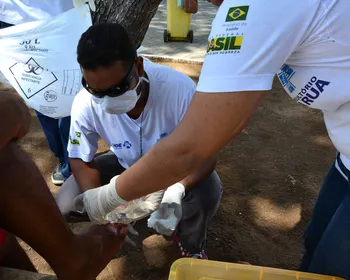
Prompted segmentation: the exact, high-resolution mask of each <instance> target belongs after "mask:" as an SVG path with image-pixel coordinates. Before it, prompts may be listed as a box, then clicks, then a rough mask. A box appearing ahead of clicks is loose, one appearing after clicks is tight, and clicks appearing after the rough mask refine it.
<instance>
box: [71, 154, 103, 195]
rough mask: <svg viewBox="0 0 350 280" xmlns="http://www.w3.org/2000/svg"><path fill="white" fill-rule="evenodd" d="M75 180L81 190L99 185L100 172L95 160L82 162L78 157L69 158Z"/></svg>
mask: <svg viewBox="0 0 350 280" xmlns="http://www.w3.org/2000/svg"><path fill="white" fill-rule="evenodd" d="M69 161H70V165H71V168H72V171H73V175H74V177H75V180H76V181H77V183H78V185H79V188H80V190H81V191H82V192H85V191H87V190H90V189H93V188H96V187H99V186H100V185H101V182H100V173H99V172H98V170H97V166H96V162H95V160H92V161H91V162H84V161H82V160H81V159H78V158H71V159H69Z"/></svg>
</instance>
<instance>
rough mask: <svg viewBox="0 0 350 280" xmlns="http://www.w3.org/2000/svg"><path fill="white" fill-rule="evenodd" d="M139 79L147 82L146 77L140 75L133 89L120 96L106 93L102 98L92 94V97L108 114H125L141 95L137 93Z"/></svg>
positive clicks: (132, 107)
mask: <svg viewBox="0 0 350 280" xmlns="http://www.w3.org/2000/svg"><path fill="white" fill-rule="evenodd" d="M141 80H143V81H146V82H148V80H147V79H146V78H144V77H141V78H140V79H139V81H138V83H137V85H136V87H135V88H134V89H132V90H128V91H126V92H125V93H123V94H122V95H120V96H116V97H111V96H108V95H106V96H104V97H103V98H97V97H96V96H93V95H92V99H93V100H94V101H95V102H96V103H97V104H99V105H100V106H102V108H103V110H104V111H105V112H106V113H108V114H118V115H119V114H125V113H127V112H130V111H131V110H132V109H134V108H135V106H136V103H137V101H138V100H139V98H140V96H141V93H140V95H137V88H138V86H139V85H140V83H141Z"/></svg>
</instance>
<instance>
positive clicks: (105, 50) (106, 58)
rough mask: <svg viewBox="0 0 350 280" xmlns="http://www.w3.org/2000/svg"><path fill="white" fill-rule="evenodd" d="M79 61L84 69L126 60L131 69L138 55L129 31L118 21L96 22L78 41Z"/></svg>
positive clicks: (126, 65)
mask: <svg viewBox="0 0 350 280" xmlns="http://www.w3.org/2000/svg"><path fill="white" fill-rule="evenodd" d="M77 54H78V63H79V64H80V65H81V67H82V68H84V69H90V70H91V69H96V68H98V67H108V66H111V65H112V64H113V63H114V62H116V61H123V62H125V67H126V69H129V68H130V67H131V65H132V64H133V63H134V62H135V59H136V57H137V55H136V49H135V47H134V45H133V43H132V42H131V40H130V37H129V34H128V33H127V31H126V30H125V29H124V28H123V27H122V26H121V25H120V24H118V23H101V24H96V25H93V26H91V27H89V29H88V30H87V31H86V32H84V33H83V35H81V38H80V40H79V43H78V49H77Z"/></svg>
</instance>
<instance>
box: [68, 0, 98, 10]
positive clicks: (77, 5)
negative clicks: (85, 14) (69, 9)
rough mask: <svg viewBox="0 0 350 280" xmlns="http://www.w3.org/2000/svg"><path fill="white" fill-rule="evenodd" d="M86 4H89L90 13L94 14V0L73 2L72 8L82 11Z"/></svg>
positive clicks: (75, 0) (74, 0)
mask: <svg viewBox="0 0 350 280" xmlns="http://www.w3.org/2000/svg"><path fill="white" fill-rule="evenodd" d="M86 2H88V3H89V6H90V9H91V11H93V12H95V11H96V5H95V2H94V0H73V5H74V8H76V9H78V10H84V6H85V4H86Z"/></svg>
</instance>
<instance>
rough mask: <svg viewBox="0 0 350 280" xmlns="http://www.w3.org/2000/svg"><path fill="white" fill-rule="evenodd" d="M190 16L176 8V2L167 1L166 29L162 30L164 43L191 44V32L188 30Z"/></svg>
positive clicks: (174, 0)
mask: <svg viewBox="0 0 350 280" xmlns="http://www.w3.org/2000/svg"><path fill="white" fill-rule="evenodd" d="M191 16H192V14H188V13H186V12H185V11H184V9H180V8H178V7H177V0H168V1H167V21H168V22H167V24H168V29H167V30H164V42H168V41H188V42H191V43H192V42H193V31H192V30H190V26H191Z"/></svg>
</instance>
